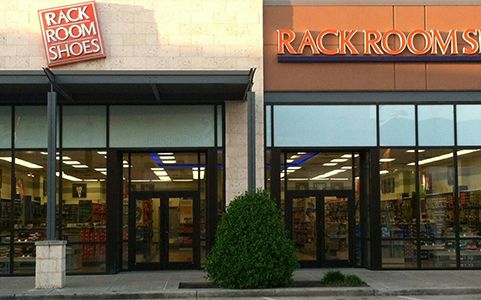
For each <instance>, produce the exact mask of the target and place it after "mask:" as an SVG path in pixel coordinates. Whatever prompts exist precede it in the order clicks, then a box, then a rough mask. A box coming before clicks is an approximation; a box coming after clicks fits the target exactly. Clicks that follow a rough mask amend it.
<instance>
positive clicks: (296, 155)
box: [291, 154, 301, 159]
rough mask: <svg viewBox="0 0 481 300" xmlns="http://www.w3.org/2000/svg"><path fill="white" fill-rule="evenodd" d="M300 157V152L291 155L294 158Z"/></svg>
mask: <svg viewBox="0 0 481 300" xmlns="http://www.w3.org/2000/svg"><path fill="white" fill-rule="evenodd" d="M299 157H301V156H300V155H298V154H294V155H292V156H291V158H292V159H296V158H299Z"/></svg>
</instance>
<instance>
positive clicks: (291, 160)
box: [286, 159, 294, 164]
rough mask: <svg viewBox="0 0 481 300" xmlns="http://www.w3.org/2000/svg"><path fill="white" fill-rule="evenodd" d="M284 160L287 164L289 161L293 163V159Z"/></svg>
mask: <svg viewBox="0 0 481 300" xmlns="http://www.w3.org/2000/svg"><path fill="white" fill-rule="evenodd" d="M286 162H287V163H288V164H290V163H293V162H294V160H293V159H288V160H286Z"/></svg>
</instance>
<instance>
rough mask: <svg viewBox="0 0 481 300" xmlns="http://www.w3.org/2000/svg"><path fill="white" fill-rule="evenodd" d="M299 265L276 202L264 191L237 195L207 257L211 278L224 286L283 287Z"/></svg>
mask: <svg viewBox="0 0 481 300" xmlns="http://www.w3.org/2000/svg"><path fill="white" fill-rule="evenodd" d="M296 267H297V258H296V256H295V249H294V244H293V242H292V241H291V240H290V239H289V238H288V235H287V231H286V230H285V228H284V225H283V224H282V222H281V213H280V211H279V209H278V208H277V206H276V204H275V203H274V201H273V200H271V199H270V198H269V196H268V195H267V193H266V192H264V191H260V190H259V191H257V192H251V193H245V194H244V195H241V196H238V197H236V198H235V199H234V200H233V201H232V202H231V203H230V204H229V207H228V209H227V212H226V214H225V215H224V218H223V219H222V222H221V224H220V225H219V227H218V229H217V236H216V242H215V245H214V247H213V248H212V250H211V251H210V253H209V254H208V256H207V262H206V267H205V270H206V272H207V276H208V278H209V279H210V280H212V281H213V282H215V283H216V284H217V285H219V286H220V287H223V288H233V289H258V288H271V287H281V286H287V285H288V284H289V283H290V282H291V280H292V272H293V271H294V269H295V268H296Z"/></svg>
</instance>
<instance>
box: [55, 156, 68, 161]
mask: <svg viewBox="0 0 481 300" xmlns="http://www.w3.org/2000/svg"><path fill="white" fill-rule="evenodd" d="M56 159H57V160H60V156H57V157H56ZM70 159H71V158H70V157H68V156H62V160H70Z"/></svg>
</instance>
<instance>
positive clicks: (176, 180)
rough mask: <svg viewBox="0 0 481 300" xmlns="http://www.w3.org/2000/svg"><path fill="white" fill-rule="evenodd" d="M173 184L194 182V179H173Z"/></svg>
mask: <svg viewBox="0 0 481 300" xmlns="http://www.w3.org/2000/svg"><path fill="white" fill-rule="evenodd" d="M172 181H173V182H192V181H194V179H173V180H172Z"/></svg>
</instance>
